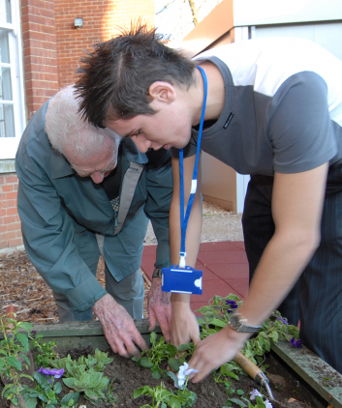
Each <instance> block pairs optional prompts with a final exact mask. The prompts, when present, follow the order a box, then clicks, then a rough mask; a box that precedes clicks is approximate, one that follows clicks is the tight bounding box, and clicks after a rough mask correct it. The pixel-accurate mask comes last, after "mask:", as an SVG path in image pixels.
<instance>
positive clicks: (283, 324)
mask: <svg viewBox="0 0 342 408" xmlns="http://www.w3.org/2000/svg"><path fill="white" fill-rule="evenodd" d="M241 304H242V300H240V298H239V297H238V296H236V295H233V294H230V295H228V296H227V297H221V296H214V297H213V299H212V301H211V304H210V305H208V306H203V307H202V308H200V309H199V310H198V311H199V312H201V313H202V314H203V315H204V319H200V320H199V324H200V326H201V338H202V339H203V338H205V337H207V336H209V335H211V334H213V333H216V332H218V331H220V330H221V329H222V328H223V327H225V326H226V325H227V324H228V323H229V319H230V314H231V313H232V312H233V311H234V310H235V309H237V308H238V307H239V306H240V305H241ZM298 335H299V330H298V328H297V327H295V326H292V325H289V324H287V321H286V320H285V319H283V318H282V316H281V314H280V313H279V312H278V311H275V312H274V313H273V314H272V316H271V317H270V318H269V319H267V320H266V321H265V322H264V323H263V325H262V330H261V331H260V332H259V333H258V334H257V335H256V336H253V337H251V338H250V339H249V340H247V341H246V344H245V347H244V348H243V349H242V350H241V352H242V353H243V354H244V355H245V356H246V357H247V358H249V359H250V360H251V361H253V363H255V364H261V363H262V362H263V360H264V355H265V353H266V352H269V351H270V349H271V341H273V342H275V343H277V342H278V341H279V340H287V341H290V340H291V339H292V338H298Z"/></svg>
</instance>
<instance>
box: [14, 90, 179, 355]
mask: <svg viewBox="0 0 342 408" xmlns="http://www.w3.org/2000/svg"><path fill="white" fill-rule="evenodd" d="M78 109H79V105H78V102H77V99H76V98H75V96H74V87H72V86H69V87H67V88H64V89H63V90H61V91H60V92H58V93H57V94H56V95H55V96H54V97H53V98H52V99H50V101H48V102H47V103H46V104H45V105H44V106H43V107H41V108H40V109H39V110H38V112H37V113H36V114H35V115H34V117H33V118H32V119H31V121H30V123H29V124H28V126H27V128H26V130H25V132H24V134H23V136H22V139H21V142H20V145H19V149H18V152H17V156H16V167H17V174H18V177H19V190H18V211H19V215H20V218H21V223H22V234H23V239H24V244H25V248H26V251H27V254H28V256H29V258H30V259H31V261H32V263H33V264H34V265H35V267H36V268H37V270H38V272H39V273H40V274H41V275H42V277H43V278H44V279H45V281H46V282H47V284H48V285H49V286H50V287H51V289H52V290H53V294H54V298H55V301H56V304H57V307H58V314H59V320H60V321H61V322H64V321H72V320H79V321H83V320H92V319H93V311H94V312H95V314H96V315H97V316H98V318H99V319H100V322H101V324H102V326H103V329H104V332H105V335H106V338H107V341H108V343H109V345H110V346H111V348H112V349H113V351H114V352H116V353H119V354H120V355H122V356H125V357H129V356H132V355H137V354H139V349H145V348H146V347H147V346H146V343H145V341H144V340H143V338H142V336H141V335H140V333H139V331H138V330H137V328H136V327H135V324H134V321H133V319H141V318H142V316H143V301H144V282H143V278H142V273H141V270H140V263H141V255H142V250H143V240H144V237H145V234H146V228H147V223H148V218H149V219H150V220H151V222H152V226H153V228H154V231H155V234H156V237H157V239H158V248H157V256H156V263H155V267H156V272H159V270H160V268H162V267H163V266H168V265H170V250H169V228H168V218H169V207H170V202H171V196H172V168H171V157H170V154H169V153H168V152H166V151H160V152H154V151H153V150H151V151H148V152H146V154H142V153H140V152H139V151H138V150H137V148H136V146H135V144H134V143H133V142H132V141H131V140H129V139H127V140H124V141H122V143H120V141H121V138H119V137H118V136H117V135H116V134H114V133H113V132H112V131H110V130H109V129H96V128H94V127H93V126H92V125H90V124H89V123H88V122H85V121H84V120H83V119H82V118H81V117H80V115H79V114H78ZM146 216H147V217H148V218H147V217H146ZM100 254H102V255H103V258H104V260H105V265H106V266H105V275H106V276H105V277H106V289H104V288H103V287H102V285H101V284H100V282H99V281H98V280H97V279H96V270H97V265H98V261H99V256H100ZM155 275H156V274H155ZM148 309H149V320H150V329H151V330H153V329H154V327H155V325H156V320H157V319H158V321H159V323H160V326H161V328H162V331H163V333H164V335H165V337H166V338H168V339H170V323H171V305H170V302H169V296H168V294H166V293H163V292H161V279H160V278H158V277H155V278H153V279H152V285H151V290H150V293H149V304H148Z"/></svg>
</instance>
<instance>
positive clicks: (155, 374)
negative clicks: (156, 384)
mask: <svg viewBox="0 0 342 408" xmlns="http://www.w3.org/2000/svg"><path fill="white" fill-rule="evenodd" d="M160 377H161V375H160V372H159V371H158V370H155V371H153V372H152V378H154V379H155V380H160Z"/></svg>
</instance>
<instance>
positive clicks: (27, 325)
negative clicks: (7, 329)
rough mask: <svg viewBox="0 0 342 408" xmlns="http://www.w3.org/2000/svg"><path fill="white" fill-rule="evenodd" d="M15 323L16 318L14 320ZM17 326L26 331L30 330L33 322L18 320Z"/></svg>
mask: <svg viewBox="0 0 342 408" xmlns="http://www.w3.org/2000/svg"><path fill="white" fill-rule="evenodd" d="M15 323H17V322H16V320H15ZM17 327H18V329H19V328H20V329H24V330H26V331H27V332H30V330H32V327H33V324H31V323H28V322H19V323H18V325H17Z"/></svg>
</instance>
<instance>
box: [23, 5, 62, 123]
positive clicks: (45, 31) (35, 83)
mask: <svg viewBox="0 0 342 408" xmlns="http://www.w3.org/2000/svg"><path fill="white" fill-rule="evenodd" d="M21 18H22V35H23V47H24V75H25V91H26V112H27V118H28V119H30V117H31V116H32V115H33V114H34V112H36V111H37V110H38V109H39V107H40V106H41V105H43V104H44V103H45V102H46V101H47V100H48V99H49V98H50V97H51V96H52V95H54V94H55V93H56V91H57V90H58V68H57V44H56V42H57V41H56V29H55V1H54V0H22V1H21Z"/></svg>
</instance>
